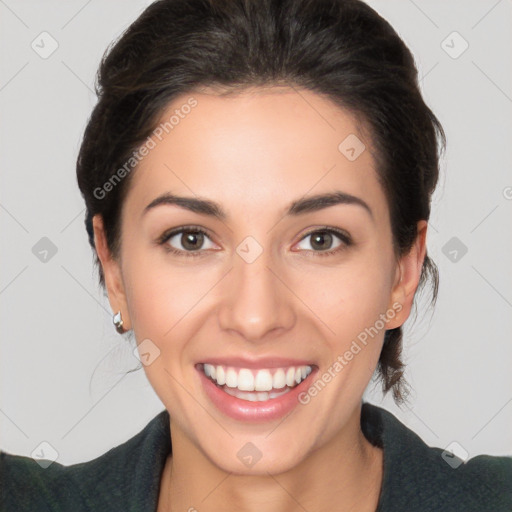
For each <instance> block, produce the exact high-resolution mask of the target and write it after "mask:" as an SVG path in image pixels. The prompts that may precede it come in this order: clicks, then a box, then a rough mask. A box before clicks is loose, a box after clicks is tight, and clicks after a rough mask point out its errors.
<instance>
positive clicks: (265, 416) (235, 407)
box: [196, 359, 318, 423]
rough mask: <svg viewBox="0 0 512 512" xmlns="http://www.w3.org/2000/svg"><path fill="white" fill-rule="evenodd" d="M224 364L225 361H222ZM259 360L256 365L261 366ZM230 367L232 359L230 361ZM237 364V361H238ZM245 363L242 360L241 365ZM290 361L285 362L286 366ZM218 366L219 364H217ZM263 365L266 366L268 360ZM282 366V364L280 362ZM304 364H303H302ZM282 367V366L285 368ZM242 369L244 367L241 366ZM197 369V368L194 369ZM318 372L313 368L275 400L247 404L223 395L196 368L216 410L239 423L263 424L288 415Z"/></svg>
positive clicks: (200, 370) (247, 402)
mask: <svg viewBox="0 0 512 512" xmlns="http://www.w3.org/2000/svg"><path fill="white" fill-rule="evenodd" d="M223 361H224V363H223V364H225V362H226V360H223ZM261 361H262V360H260V361H259V362H258V364H260V365H261V364H263V363H262V362H261ZM230 362H231V366H234V364H232V363H233V362H234V359H231V360H230ZM238 362H239V361H238ZM246 362H247V361H246V360H244V361H243V364H245V363H246ZM289 363H290V360H287V365H288V364H289ZM219 364H220V363H219ZM265 364H268V360H267V361H266V363H265ZM280 364H282V362H280ZM303 364H304V363H303ZM287 365H284V366H287ZM289 365H290V366H295V365H296V366H301V364H299V363H298V362H297V361H294V362H293V364H289ZM241 367H244V366H241ZM196 368H197V367H196ZM317 371H318V368H317V367H316V366H315V367H313V370H312V372H311V373H310V374H309V375H308V376H307V377H306V379H304V380H303V381H302V382H301V383H300V384H298V385H297V386H295V387H294V388H293V389H291V390H290V391H289V392H288V393H285V394H284V395H281V396H279V397H277V398H273V399H271V400H267V401H266V402H249V401H248V400H242V399H240V398H236V397H234V396H231V395H228V394H227V393H225V392H224V391H223V390H222V389H221V388H220V387H219V386H218V385H217V384H216V383H215V382H213V381H212V380H211V379H209V378H208V377H207V376H206V375H205V374H204V372H203V371H202V369H201V366H199V368H197V372H198V374H199V379H200V381H201V384H202V386H203V389H204V391H205V394H206V396H207V397H208V398H209V399H210V400H211V402H212V403H213V404H214V405H215V406H216V407H217V409H218V410H219V411H220V412H222V413H224V414H225V415H227V416H229V417H231V418H233V419H235V420H239V421H250V422H254V423H255V422H265V421H271V420H276V419H279V418H281V417H283V416H285V415H287V414H289V413H290V412H291V411H292V410H293V409H294V408H295V407H297V405H299V398H298V397H299V394H300V393H301V392H303V391H306V390H307V389H308V387H309V386H310V383H311V380H310V379H311V378H312V376H314V375H315V374H316V373H317Z"/></svg>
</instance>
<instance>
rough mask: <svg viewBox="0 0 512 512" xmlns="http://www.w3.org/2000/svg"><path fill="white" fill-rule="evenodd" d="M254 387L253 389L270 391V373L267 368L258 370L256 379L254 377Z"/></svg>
mask: <svg viewBox="0 0 512 512" xmlns="http://www.w3.org/2000/svg"><path fill="white" fill-rule="evenodd" d="M240 373H242V370H241V371H240ZM254 389H255V391H270V390H271V389H272V375H270V372H269V371H268V370H259V371H258V373H257V374H256V379H254Z"/></svg>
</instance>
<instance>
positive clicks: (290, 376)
mask: <svg viewBox="0 0 512 512" xmlns="http://www.w3.org/2000/svg"><path fill="white" fill-rule="evenodd" d="M294 383H295V368H288V371H287V372H286V385H287V386H293V384H294Z"/></svg>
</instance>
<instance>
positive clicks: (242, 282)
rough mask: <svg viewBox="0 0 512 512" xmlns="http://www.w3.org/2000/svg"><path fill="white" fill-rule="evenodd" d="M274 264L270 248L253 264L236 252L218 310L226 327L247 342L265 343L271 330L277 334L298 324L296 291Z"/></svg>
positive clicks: (221, 324) (223, 327)
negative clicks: (295, 303)
mask: <svg viewBox="0 0 512 512" xmlns="http://www.w3.org/2000/svg"><path fill="white" fill-rule="evenodd" d="M271 267H272V265H271V261H270V256H269V255H267V251H263V253H262V254H261V255H260V256H259V257H258V258H257V259H256V260H255V261H253V262H251V263H248V262H246V261H245V260H244V259H243V258H241V257H239V255H238V254H234V257H233V268H232V270H231V272H229V274H228V276H227V279H226V280H224V281H225V282H224V283H223V285H224V286H225V290H226V292H225V294H223V297H224V300H223V302H222V304H221V307H220V309H219V313H218V315H219V323H220V327H221V328H222V329H224V330H227V331H232V332H235V333H237V334H238V335H239V336H241V337H243V338H244V339H246V340H247V341H251V342H263V341H265V340H266V339H268V335H269V333H271V332H273V334H274V335H276V334H277V333H278V332H281V331H282V332H285V331H286V330H287V329H290V328H291V327H292V326H293V325H294V322H295V315H294V311H293V304H292V302H291V301H292V298H293V294H292V293H291V292H290V291H289V290H288V289H287V288H286V286H285V285H283V282H282V280H283V277H282V276H279V277H278V272H276V271H275V270H274V269H273V268H271Z"/></svg>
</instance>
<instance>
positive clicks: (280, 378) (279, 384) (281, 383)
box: [217, 368, 286, 389]
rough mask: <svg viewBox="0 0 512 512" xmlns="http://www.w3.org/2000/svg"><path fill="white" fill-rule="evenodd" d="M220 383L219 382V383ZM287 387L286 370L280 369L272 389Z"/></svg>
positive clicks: (273, 381)
mask: <svg viewBox="0 0 512 512" xmlns="http://www.w3.org/2000/svg"><path fill="white" fill-rule="evenodd" d="M218 382H219V381H217V383H218ZM285 386H286V377H285V375H284V370H283V369H281V368H279V370H277V372H276V373H274V378H273V379H272V387H273V388H274V389H283V388H284V387H285Z"/></svg>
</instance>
